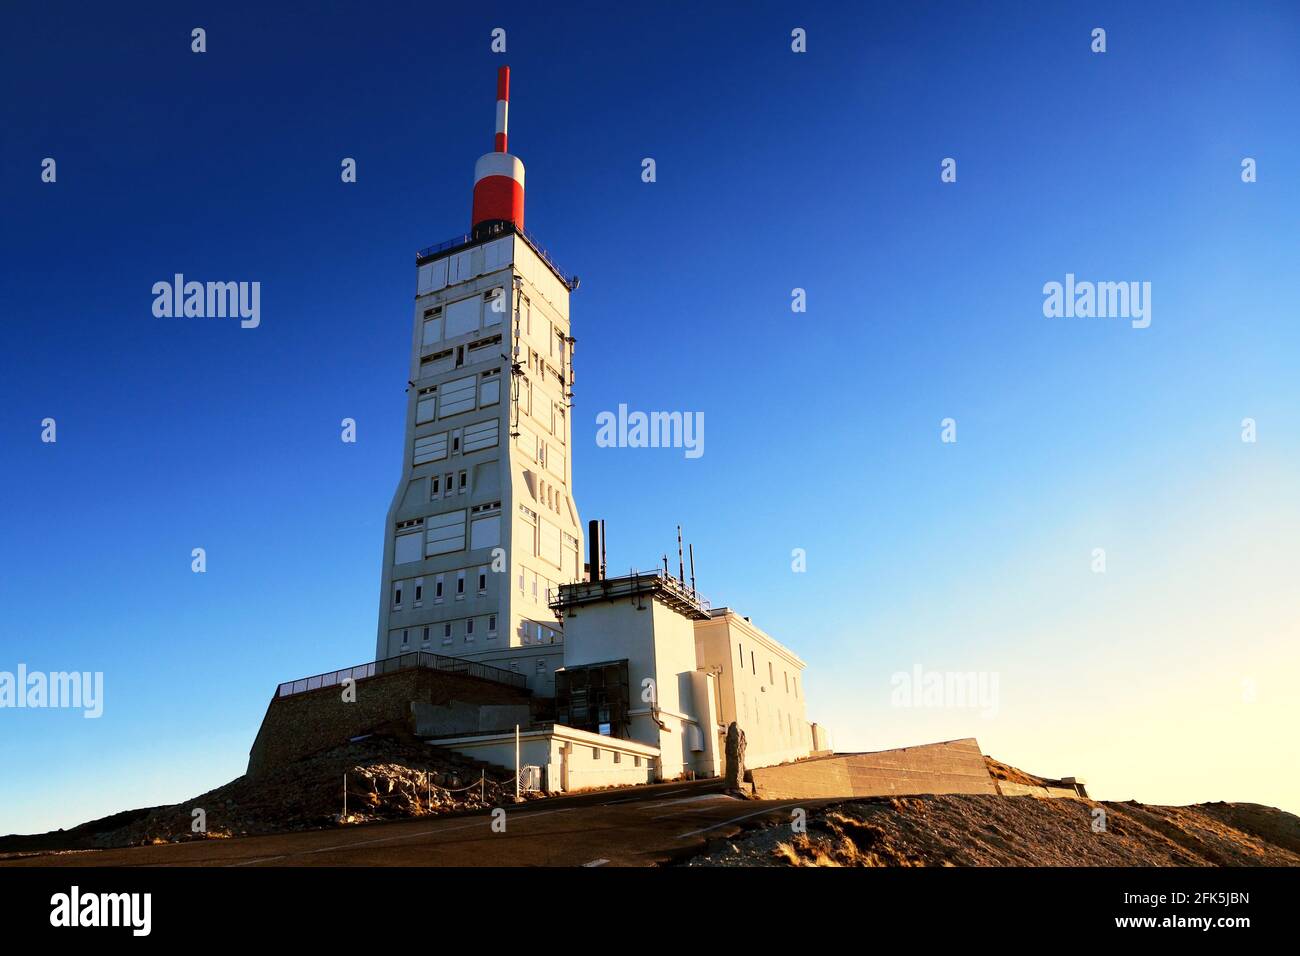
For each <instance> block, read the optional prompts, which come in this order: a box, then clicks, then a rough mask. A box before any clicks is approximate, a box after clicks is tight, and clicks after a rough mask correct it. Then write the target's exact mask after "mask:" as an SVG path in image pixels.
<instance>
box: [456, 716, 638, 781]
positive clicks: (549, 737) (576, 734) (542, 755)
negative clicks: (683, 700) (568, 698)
mask: <svg viewBox="0 0 1300 956" xmlns="http://www.w3.org/2000/svg"><path fill="white" fill-rule="evenodd" d="M432 743H434V744H436V745H437V746H439V747H446V748H447V749H449V750H454V751H456V752H457V753H461V754H464V755H465V756H467V757H470V758H472V759H474V760H483V761H486V762H487V763H492V764H497V765H499V766H502V767H506V768H508V769H511V770H513V769H514V766H515V735H514V734H513V733H506V734H492V735H478V736H465V737H446V738H441V739H438V740H434V741H432ZM519 753H520V760H519V765H520V766H521V767H525V766H529V765H532V766H536V767H542V768H544V772H545V774H546V776H545V779H546V781H547V782H549V784H550V786H551V788H552V789H553V790H563V791H564V792H570V793H571V792H576V791H578V790H590V789H592V788H597V787H615V786H628V785H632V784H638V783H649V782H651V781H652V780H654V779H655V778H656V776H657V762H658V757H659V752H658V750H657V749H655V748H653V747H647V746H644V745H642V744H638V743H635V742H632V741H626V740H619V739H618V738H615V737H603V736H601V735H600V734H592V733H588V732H587V731H585V730H579V729H577V728H576V727H565V726H563V725H561V724H555V725H554V726H552V727H548V728H546V729H544V730H527V731H524V732H522V733H521V734H520V735H519Z"/></svg>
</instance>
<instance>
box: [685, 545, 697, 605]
mask: <svg viewBox="0 0 1300 956" xmlns="http://www.w3.org/2000/svg"><path fill="white" fill-rule="evenodd" d="M686 547H687V549H688V550H689V551H690V555H691V593H692V594H694V593H695V545H693V544H688V545H687V546H686Z"/></svg>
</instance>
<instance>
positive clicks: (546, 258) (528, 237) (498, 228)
mask: <svg viewBox="0 0 1300 956" xmlns="http://www.w3.org/2000/svg"><path fill="white" fill-rule="evenodd" d="M482 232H483V233H485V235H480V236H477V237H476V236H475V235H474V233H472V232H466V233H462V234H461V235H459V236H453V237H452V238H450V239H446V240H444V241H443V242H440V243H438V244H437V245H433V246H428V247H427V248H424V249H421V250H420V251H419V252H417V253H416V254H415V261H416V262H419V261H420V260H421V259H428V258H431V257H433V256H436V255H438V253H440V252H447V251H448V250H451V249H456V248H459V247H460V246H467V245H469V244H470V243H472V242H476V241H480V240H481V239H484V238H487V239H496V238H499V237H501V236H505V235H509V234H510V233H514V234H515V235H517V236H519V237H520V238H522V239H523V240H524V242H526V243H528V245H529V247H531V248H532V250H533V252H535V253H537V255H538V256H539V257H540V258H541V259H542V261H543V262H545V263H546V264H547V265H548V266H550V267H551V268H552V269H553V270H554V271H555V274H556V275H558V276H559V277H560V281H562V282H563V283H564V284H565V285H566V286H568V287H569V289H573V278H572V277H571V276H570V275H569V274H568V273H567V272H565V271H564V270H563V269H561V268H560V267H559V266H557V265H556V264H555V260H554V259H552V258H551V254H550V253H549V252H547V251H546V249H545V248H544V247H543V246H542V244H541V243H539V242H538V241H537V239H536V238H534V236H533V234H532V233H531V232H529V231H528V230H527V229H525V228H524V227H523V226H518V225H515V224H514V223H496V224H493V225H491V226H485V227H484V228H483V230H482Z"/></svg>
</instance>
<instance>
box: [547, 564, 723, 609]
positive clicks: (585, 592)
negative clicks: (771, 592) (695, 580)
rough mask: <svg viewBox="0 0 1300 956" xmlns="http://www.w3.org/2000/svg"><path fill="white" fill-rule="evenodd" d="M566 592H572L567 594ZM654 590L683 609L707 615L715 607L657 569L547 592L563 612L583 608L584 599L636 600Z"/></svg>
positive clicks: (549, 600) (551, 603) (551, 602)
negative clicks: (636, 596)
mask: <svg viewBox="0 0 1300 956" xmlns="http://www.w3.org/2000/svg"><path fill="white" fill-rule="evenodd" d="M562 588H569V589H570V590H569V591H568V592H567V593H563V592H562ZM653 590H658V591H662V592H666V596H667V597H668V598H670V599H671V600H672V601H675V602H677V603H678V604H680V605H683V606H687V607H694V608H696V609H698V610H699V611H701V612H703V613H704V614H706V615H707V614H708V613H709V612H710V611H711V610H712V607H713V605H712V603H711V602H710V601H709V599H708V598H706V597H704V595H702V594H700V593H699V591H697V590H695V589H694V588H692V587H691V586H690V585H688V584H685V583H683V582H682V581H680V580H678V579H677V578H675V577H673V576H672V575H671V574H669V573H667V572H665V571H664V569H663V568H655V570H653V571H638V570H635V569H634V570H632V571H630V572H628V573H627V574H626V575H622V576H619V577H614V578H605V579H603V580H600V581H579V582H577V583H575V584H569V585H562V586H561V587H556V588H547V590H546V603H547V606H548V607H550V608H552V609H555V610H563V609H565V608H568V607H572V606H574V605H575V604H581V603H582V602H583V600H584V599H589V598H591V597H600V598H602V599H612V598H620V597H634V596H635V595H637V594H643V593H646V592H647V591H653Z"/></svg>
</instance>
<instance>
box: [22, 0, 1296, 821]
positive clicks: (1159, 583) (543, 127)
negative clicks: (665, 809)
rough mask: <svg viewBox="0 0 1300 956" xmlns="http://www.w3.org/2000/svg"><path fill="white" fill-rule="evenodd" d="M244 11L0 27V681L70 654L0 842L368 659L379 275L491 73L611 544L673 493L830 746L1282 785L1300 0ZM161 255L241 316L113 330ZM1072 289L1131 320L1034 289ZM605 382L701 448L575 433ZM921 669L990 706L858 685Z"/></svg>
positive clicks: (1139, 781)
mask: <svg viewBox="0 0 1300 956" xmlns="http://www.w3.org/2000/svg"><path fill="white" fill-rule="evenodd" d="M267 6H270V5H267V4H212V5H191V4H172V3H166V4H164V3H158V4H152V5H149V4H133V5H129V6H126V7H122V6H120V5H117V6H114V5H108V6H106V5H103V4H95V5H87V6H86V8H85V9H84V10H81V11H77V10H76V7H75V5H59V6H58V7H57V8H54V9H51V8H49V7H48V6H44V7H43V6H41V5H36V4H28V5H23V6H22V7H18V6H16V5H9V6H7V8H6V10H5V12H4V13H3V15H2V16H3V29H0V82H2V84H3V88H2V95H0V131H2V132H0V144H2V145H0V223H2V224H3V226H2V228H0V254H2V255H3V261H4V268H3V270H0V319H2V322H0V334H2V335H3V350H2V352H0V390H2V393H3V401H2V402H0V443H2V444H0V447H2V448H3V467H0V502H3V514H4V519H3V521H2V522H0V670H8V671H13V670H15V669H16V668H17V666H18V665H19V664H20V663H21V664H25V665H26V666H27V667H28V669H30V670H46V671H49V670H74V669H75V670H83V671H102V672H103V673H104V675H105V684H106V686H105V711H104V715H103V717H102V718H100V719H98V720H86V719H83V718H82V717H81V715H80V714H79V713H78V712H73V711H59V710H44V711H32V710H26V711H18V710H0V833H7V832H12V831H19V832H32V831H39V830H44V829H48V828H51V827H56V826H69V825H73V824H75V823H78V822H80V821H82V820H85V819H89V818H91V817H95V816H100V815H104V814H107V813H110V812H114V811H117V810H122V809H126V808H130V807H137V806H146V805H153V804H160V803H170V802H175V801H179V800H182V799H185V798H187V797H190V796H193V795H196V794H198V793H201V792H203V791H205V790H207V789H210V788H211V787H213V786H216V785H219V784H221V783H224V782H225V781H227V780H229V779H231V778H232V777H234V776H237V775H238V774H240V773H242V771H243V769H244V765H245V763H246V760H247V753H248V748H249V746H250V744H251V743H252V740H253V736H254V734H255V732H256V730H257V727H258V724H259V722H260V720H261V717H262V714H263V712H264V711H265V708H266V705H267V702H268V700H269V699H270V696H271V694H272V692H273V690H274V688H275V685H276V684H277V682H279V681H282V680H287V679H290V678H295V677H301V676H305V675H308V674H315V673H319V672H321V671H325V670H330V669H333V668H336V667H341V666H345V665H350V664H354V663H359V662H361V661H364V660H367V659H369V657H370V655H371V654H372V653H373V647H374V638H375V627H376V616H377V601H378V589H379V575H380V559H381V551H382V544H383V532H384V527H383V526H384V520H385V513H386V510H387V507H388V503H389V499H390V497H391V495H392V492H393V488H394V484H395V482H396V481H397V479H398V477H399V472H400V465H401V442H402V435H403V426H404V410H405V396H404V394H403V389H404V386H405V378H406V371H407V363H408V349H409V344H410V338H411V326H410V323H411V297H412V295H413V293H414V287H415V265H414V253H415V251H416V250H417V249H419V248H421V247H424V246H427V245H431V244H433V243H436V242H439V241H442V240H444V239H446V238H449V237H451V236H453V235H456V234H458V233H461V232H463V231H465V230H466V229H467V228H468V225H469V222H468V218H469V210H470V190H471V183H472V172H473V164H474V160H475V158H476V157H477V156H478V155H479V154H480V153H482V152H484V151H486V150H488V149H490V148H491V143H492V124H493V115H494V114H493V100H494V97H495V71H496V68H497V67H498V66H499V65H501V64H502V63H509V65H510V66H511V69H512V91H511V94H512V95H511V118H510V145H511V148H512V151H513V152H515V153H516V154H517V155H519V156H520V157H521V158H522V159H523V161H524V162H525V164H526V165H527V170H528V180H527V185H528V193H527V197H528V198H527V203H528V205H527V219H528V226H529V228H530V230H531V231H532V232H533V233H535V234H536V235H537V236H538V238H539V240H540V241H541V242H542V243H543V244H544V245H545V246H546V247H547V248H548V249H549V250H550V251H551V253H552V254H553V256H554V257H555V259H556V260H557V262H558V263H559V265H560V266H561V267H563V268H564V269H566V270H568V271H570V272H576V273H577V274H578V275H580V276H581V277H582V287H581V289H580V290H579V291H578V292H577V293H575V295H574V297H573V301H572V317H573V328H574V333H575V335H576V336H577V337H578V346H577V353H576V360H577V388H576V395H577V399H576V401H577V404H576V407H575V409H574V411H573V416H572V420H573V433H574V456H573V457H574V462H573V470H574V485H575V495H576V498H577V502H578V505H579V508H580V510H581V512H582V516H583V518H584V519H586V518H590V517H603V518H605V519H606V521H607V522H608V531H609V539H610V546H609V556H610V563H611V565H612V568H613V569H614V570H618V569H621V568H626V567H628V566H631V565H633V564H637V565H640V566H642V567H648V566H652V565H653V564H654V563H655V562H656V561H657V559H658V557H659V555H660V554H662V553H664V552H665V551H670V550H672V549H673V548H674V547H675V532H674V526H675V525H676V524H677V523H678V522H680V523H681V524H682V525H684V527H685V530H686V535H687V537H688V539H689V540H690V541H692V542H694V544H695V549H696V557H697V567H698V577H699V584H700V587H701V589H702V590H703V591H704V592H705V593H706V594H707V595H708V596H709V597H710V598H711V599H712V600H713V602H714V603H715V604H728V605H730V606H733V607H735V608H737V609H739V610H740V611H742V612H743V613H745V614H748V615H750V616H752V618H753V620H754V621H755V623H757V624H759V625H760V626H761V627H763V628H764V629H766V630H767V631H768V632H769V633H771V634H772V635H774V636H775V637H777V638H778V639H779V640H781V641H783V642H784V643H786V644H787V645H789V646H790V647H792V648H793V649H794V650H796V651H797V652H798V653H799V654H800V655H802V656H803V658H804V659H805V660H806V661H807V662H808V671H807V676H806V688H807V696H808V699H809V701H810V715H809V716H810V717H811V718H812V719H815V720H819V721H822V722H824V723H825V724H827V725H828V726H829V727H830V728H831V729H832V732H833V734H834V739H835V744H836V746H837V748H838V749H841V750H864V749H879V748H884V747H891V746H900V745H905V744H912V743H923V742H928V741H933V740H941V739H950V738H954V737H964V736H976V737H978V739H979V741H980V743H981V745H982V746H983V748H984V750H985V752H986V753H990V754H992V755H995V756H997V757H998V758H1000V759H1002V760H1005V761H1008V762H1011V763H1013V764H1016V765H1019V766H1021V767H1024V768H1025V769H1027V770H1030V771H1034V772H1039V773H1043V774H1050V775H1055V774H1078V775H1082V776H1085V777H1086V778H1088V780H1089V781H1090V783H1091V788H1092V791H1093V793H1094V795H1098V796H1100V797H1102V798H1107V799H1112V798H1113V799H1128V798H1137V799H1139V800H1142V801H1145V802H1151V803H1189V802H1198V801H1204V800H1246V801H1255V802H1260V803H1267V804H1272V805H1277V806H1281V807H1284V808H1287V809H1290V810H1292V811H1300V771H1298V770H1297V767H1298V766H1300V759H1297V758H1298V757H1300V754H1298V753H1297V744H1296V739H1297V738H1296V734H1295V730H1296V727H1297V725H1298V724H1300V719H1298V718H1300V705H1298V704H1297V694H1296V688H1297V682H1298V681H1300V650H1298V649H1297V648H1300V583H1298V582H1300V575H1298V574H1297V572H1298V571H1300V369H1298V366H1300V361H1298V360H1300V325H1298V323H1297V305H1296V303H1297V302H1298V301H1300V268H1297V261H1300V243H1298V242H1297V223H1300V186H1298V183H1300V122H1297V115H1296V103H1297V99H1296V90H1297V89H1300V57H1298V56H1297V50H1300V12H1298V11H1297V8H1296V7H1295V6H1294V5H1293V4H1288V3H1276V4H1269V3H1252V4H1241V5H1237V4H1232V5H1229V4H1218V3H1195V2H1178V3H1150V4H1148V3H1144V4H1131V3H1093V4H1087V5H1080V4H1067V3H1015V4H978V5H975V4H966V3H906V4H889V5H884V4H860V3H854V4H845V5H843V6H842V7H836V6H831V5H819V6H818V7H817V8H816V9H815V10H813V11H809V10H808V9H807V5H804V4H788V5H773V4H745V5H744V6H743V7H741V6H740V5H709V6H704V5H699V4H684V3H683V4H672V5H668V6H660V5H658V4H649V5H647V4H640V5H625V7H626V8H625V9H620V10H618V11H617V12H615V11H614V9H613V8H610V7H609V5H606V4H599V5H597V4H591V5H588V6H572V5H564V6H563V7H562V8H560V9H550V10H547V12H545V13H538V12H528V11H527V10H525V9H524V8H522V7H497V8H494V9H492V10H490V11H487V12H482V13H479V12H474V13H472V14H459V13H457V12H456V10H457V7H456V5H453V6H452V7H447V6H446V5H438V4H428V3H421V4H415V3H411V4H405V5H402V4H392V5H388V4H385V5H382V6H380V7H374V8H371V7H367V6H366V5H364V4H361V5H358V4H337V5H332V4H325V5H321V7H322V8H323V9H320V10H318V9H316V6H317V5H295V6H293V7H292V8H286V9H284V10H281V11H278V12H277V11H273V10H268V9H264V7H267ZM459 6H460V9H466V7H465V5H459ZM196 26H202V27H204V28H205V29H206V30H207V43H208V52H207V53H205V54H201V55H199V54H194V53H191V52H190V31H191V29H192V28H193V27H196ZM495 27H502V28H504V29H505V30H506V31H507V46H508V52H507V55H506V56H504V57H502V56H499V55H496V54H493V53H492V52H491V51H490V49H489V42H490V31H491V30H492V29H493V28H495ZM795 27H803V28H805V29H806V30H807V37H808V39H807V52H806V53H802V54H796V53H794V52H792V50H791V36H790V34H791V30H792V29H794V28H795ZM1094 27H1103V28H1105V30H1106V31H1107V50H1106V52H1105V53H1093V52H1091V50H1090V46H1091V42H1092V41H1091V36H1090V33H1091V31H1092V29H1093V28H1094ZM45 157H52V158H54V159H55V160H56V162H57V182H55V183H53V184H49V183H42V182H41V161H42V159H44V158H45ZM343 157H354V158H356V160H357V164H358V182H357V183H355V184H343V183H342V182H341V181H340V175H339V174H340V162H341V160H342V158H343ZM647 157H649V158H653V159H654V160H655V161H656V167H657V168H656V173H657V181H656V182H654V183H645V182H643V181H642V178H641V172H642V160H643V159H645V158H647ZM947 157H951V158H954V159H956V161H957V181H956V182H955V183H943V182H941V181H940V163H941V161H942V160H943V159H944V158H947ZM1246 157H1250V158H1253V159H1255V160H1256V162H1257V170H1258V181H1257V182H1254V183H1244V182H1242V175H1241V174H1242V166H1241V164H1242V160H1243V159H1244V158H1246ZM177 272H180V273H184V274H185V275H186V276H188V277H191V278H197V279H202V280H208V279H211V280H244V281H252V280H256V281H259V282H260V283H261V287H262V299H261V314H262V318H261V326H260V327H259V328H257V329H251V330H243V329H240V328H239V326H238V324H237V323H236V322H233V321H231V320H206V319H175V318H173V319H164V318H155V317H154V316H153V314H152V311H151V307H152V302H153V297H152V294H151V288H152V286H153V284H154V283H155V282H158V281H167V280H170V278H171V277H172V275H173V274H174V273H177ZM1067 273H1072V274H1075V275H1077V276H1078V277H1079V279H1081V280H1084V279H1089V280H1094V281H1138V282H1150V283H1151V289H1152V293H1151V302H1150V304H1151V324H1150V327H1149V328H1145V329H1135V328H1133V327H1132V326H1131V324H1130V323H1129V322H1128V321H1127V320H1124V319H1102V318H1069V319H1066V318H1046V317H1045V316H1044V314H1043V298H1044V296H1043V286H1044V284H1045V283H1047V282H1051V281H1058V282H1061V281H1064V279H1065V276H1066V274H1067ZM795 288H802V289H805V290H806V294H807V311H806V312H805V313H796V312H793V311H792V309H791V294H792V290H793V289H795ZM620 403H626V404H628V405H629V407H631V408H633V409H643V410H682V411H690V412H695V411H699V412H703V413H704V415H705V422H706V432H705V453H704V455H703V456H702V457H700V458H698V459H693V460H690V459H687V458H686V457H685V456H684V454H683V453H682V451H681V450H680V449H676V450H673V449H666V450H652V449H626V448H624V449H617V448H615V449H610V448H600V447H597V445H596V442H595V433H596V425H595V416H596V415H597V414H598V413H599V412H601V411H604V410H613V409H616V408H617V407H618V405H619V404H620ZM47 417H52V418H54V419H56V421H57V428H58V433H57V435H58V441H57V443H54V444H47V443H42V441H41V422H42V420H43V419H45V418H47ZM345 417H351V418H355V419H356V421H357V423H358V441H357V442H356V443H355V444H344V443H342V442H341V441H340V439H339V431H340V428H339V424H340V421H341V419H343V418H345ZM945 418H952V419H954V420H955V422H956V429H957V431H956V435H957V441H956V442H955V443H945V442H943V441H941V429H940V423H941V421H942V420H943V419H945ZM1245 418H1251V419H1254V420H1255V422H1256V427H1257V441H1255V442H1253V443H1252V442H1243V441H1242V420H1243V419H1245ZM195 547H203V548H205V549H206V551H207V555H208V571H207V573H206V574H194V573H192V572H191V569H190V562H191V557H190V554H191V549H193V548H195ZM1098 548H1100V549H1104V551H1105V559H1106V570H1105V572H1104V573H1097V572H1095V571H1094V561H1095V558H1094V549H1098ZM794 549H804V551H805V552H806V556H807V570H806V571H804V572H802V573H796V572H795V571H793V570H792V551H793V550H794ZM916 666H920V667H921V668H923V669H924V670H925V671H926V672H940V673H942V672H952V671H955V672H967V671H971V672H981V673H984V674H988V675H996V677H997V681H998V698H997V707H996V713H984V712H982V711H981V710H980V709H978V708H976V709H971V708H957V707H951V706H950V707H942V708H905V707H899V706H894V705H893V704H891V691H892V690H893V687H892V686H891V675H893V674H894V673H895V672H899V671H909V672H910V671H911V670H912V669H913V668H914V667H916Z"/></svg>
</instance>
